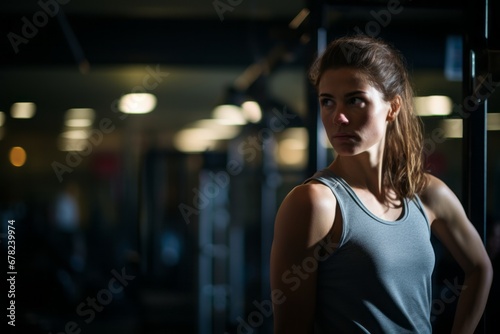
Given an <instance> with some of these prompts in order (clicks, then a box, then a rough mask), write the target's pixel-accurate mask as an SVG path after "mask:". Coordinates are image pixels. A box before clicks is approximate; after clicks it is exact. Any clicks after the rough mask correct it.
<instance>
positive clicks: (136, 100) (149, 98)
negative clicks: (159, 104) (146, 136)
mask: <svg viewBox="0 0 500 334" xmlns="http://www.w3.org/2000/svg"><path fill="white" fill-rule="evenodd" d="M155 107H156V96H154V95H153V94H149V93H136V94H126V95H123V96H122V97H121V99H120V102H119V103H118V109H120V111H122V112H124V113H126V114H146V113H149V112H151V111H152V110H153V109H154V108H155Z"/></svg>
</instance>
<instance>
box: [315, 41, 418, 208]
mask: <svg viewBox="0 0 500 334" xmlns="http://www.w3.org/2000/svg"><path fill="white" fill-rule="evenodd" d="M342 67H351V68H355V69H359V70H361V71H363V73H364V74H365V75H366V76H367V78H368V80H369V81H370V83H371V84H372V85H374V86H375V87H376V88H377V89H378V90H379V91H380V92H381V93H382V94H383V96H384V99H385V100H386V101H391V100H392V99H394V98H395V97H396V96H397V95H399V96H401V99H402V102H401V110H400V112H399V114H398V115H397V117H396V119H395V120H394V121H392V122H390V123H389V124H388V127H387V132H386V138H385V139H386V141H385V149H384V160H383V161H384V162H383V163H384V168H383V176H382V177H383V183H384V185H385V186H386V187H389V189H393V190H394V191H395V192H396V194H397V195H398V197H399V198H404V197H409V198H413V197H414V195H415V194H418V193H420V192H421V191H422V190H423V189H424V188H425V186H426V183H427V178H426V177H425V170H424V157H423V135H422V123H421V120H420V119H419V118H418V117H417V116H416V115H415V113H414V110H413V88H412V86H411V83H410V79H409V74H408V70H407V68H406V61H405V59H404V57H403V56H402V55H401V53H400V52H399V51H398V50H397V49H395V48H394V47H393V46H392V45H390V44H389V43H388V42H386V41H383V40H381V39H379V38H373V37H369V36H365V35H356V36H345V37H341V38H338V39H336V40H334V41H332V42H331V43H330V44H329V45H328V47H327V48H326V50H325V51H324V52H323V54H321V55H320V57H318V58H317V59H316V61H315V62H314V63H313V65H312V66H311V68H310V70H309V78H310V80H311V82H312V84H313V85H314V86H315V87H316V89H317V88H318V84H319V81H320V80H321V76H322V75H323V73H324V72H325V71H326V70H329V69H338V68H342Z"/></svg>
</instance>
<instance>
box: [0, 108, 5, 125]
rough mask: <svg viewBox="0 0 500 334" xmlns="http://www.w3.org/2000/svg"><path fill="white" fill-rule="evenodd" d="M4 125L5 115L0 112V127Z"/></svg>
mask: <svg viewBox="0 0 500 334" xmlns="http://www.w3.org/2000/svg"><path fill="white" fill-rule="evenodd" d="M4 123H5V113H4V112H3V111H0V126H3V125H4Z"/></svg>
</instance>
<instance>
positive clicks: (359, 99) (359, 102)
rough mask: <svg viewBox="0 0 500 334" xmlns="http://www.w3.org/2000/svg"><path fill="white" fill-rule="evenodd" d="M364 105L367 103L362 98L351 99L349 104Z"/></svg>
mask: <svg viewBox="0 0 500 334" xmlns="http://www.w3.org/2000/svg"><path fill="white" fill-rule="evenodd" d="M364 103H365V101H364V100H363V99H362V98H360V97H352V98H350V99H349V104H352V105H357V106H361V105H363V104H364Z"/></svg>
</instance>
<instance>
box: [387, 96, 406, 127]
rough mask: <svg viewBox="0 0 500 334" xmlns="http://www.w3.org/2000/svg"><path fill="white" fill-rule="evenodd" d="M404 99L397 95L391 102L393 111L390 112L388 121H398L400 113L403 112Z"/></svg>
mask: <svg viewBox="0 0 500 334" xmlns="http://www.w3.org/2000/svg"><path fill="white" fill-rule="evenodd" d="M402 102H403V101H402V99H401V96H400V95H396V96H395V97H394V98H393V99H392V101H391V109H390V110H389V113H388V114H387V121H388V122H392V121H394V120H395V119H396V117H397V116H398V114H399V111H400V110H401V105H402Z"/></svg>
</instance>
